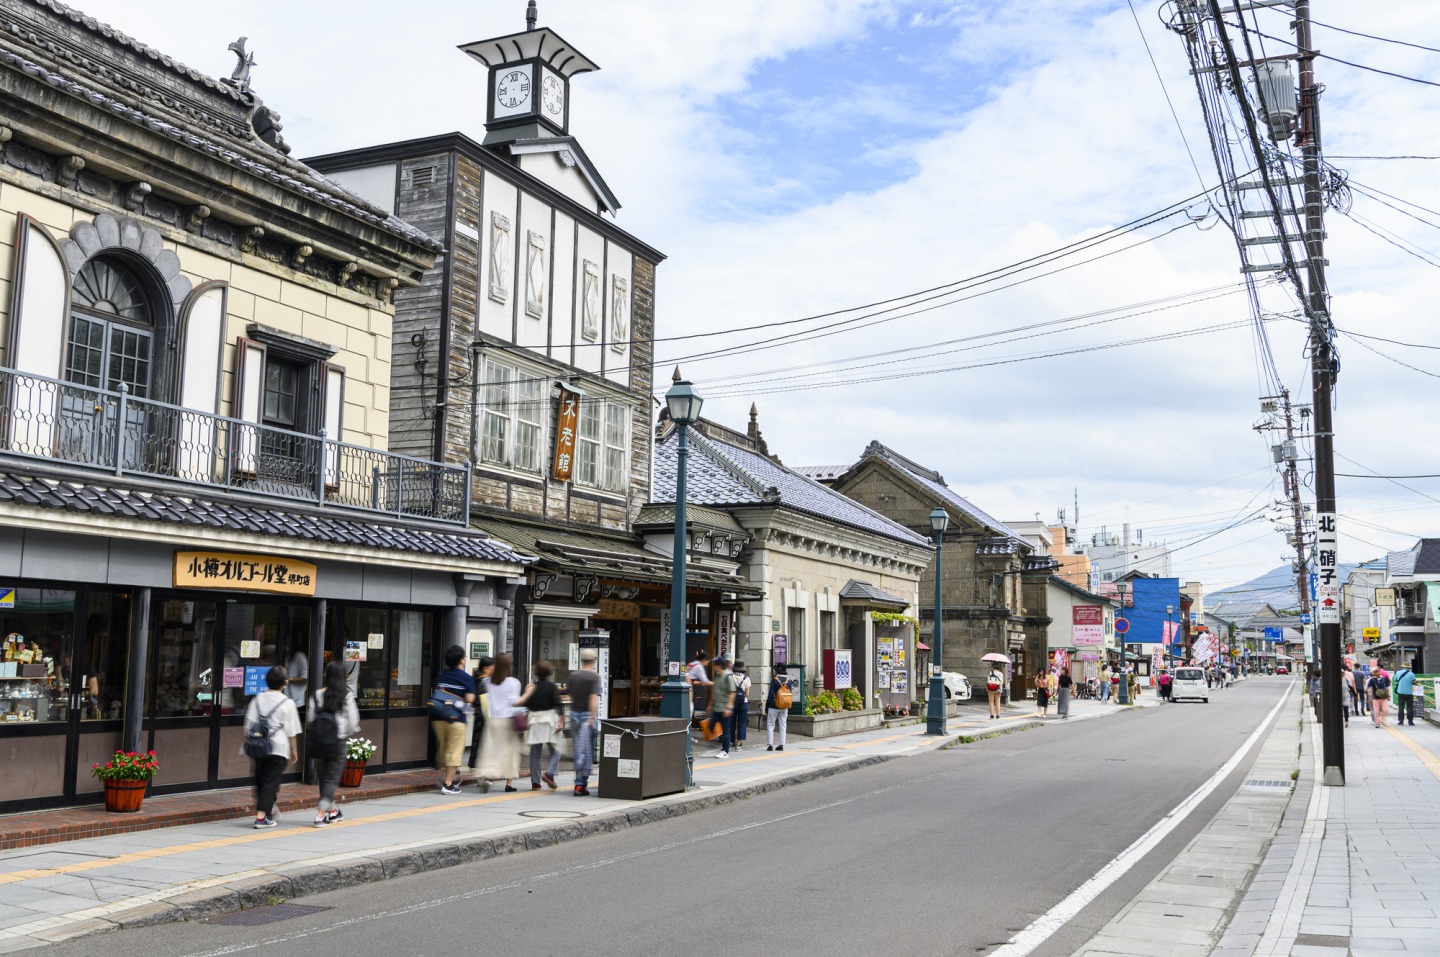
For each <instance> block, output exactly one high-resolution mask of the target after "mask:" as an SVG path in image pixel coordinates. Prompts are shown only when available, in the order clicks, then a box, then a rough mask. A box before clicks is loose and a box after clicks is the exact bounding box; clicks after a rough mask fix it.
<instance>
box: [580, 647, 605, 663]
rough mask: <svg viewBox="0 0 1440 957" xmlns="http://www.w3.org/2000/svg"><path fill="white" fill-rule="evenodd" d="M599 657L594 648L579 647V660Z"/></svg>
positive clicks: (591, 659)
mask: <svg viewBox="0 0 1440 957" xmlns="http://www.w3.org/2000/svg"><path fill="white" fill-rule="evenodd" d="M599 657H600V656H599V655H598V654H596V653H595V649H594V648H581V649H580V660H581V661H594V660H596V659H597V658H599Z"/></svg>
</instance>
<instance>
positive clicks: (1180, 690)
mask: <svg viewBox="0 0 1440 957" xmlns="http://www.w3.org/2000/svg"><path fill="white" fill-rule="evenodd" d="M1181 698H1199V699H1200V700H1201V701H1203V702H1205V703H1206V704H1209V703H1210V688H1209V686H1208V685H1206V684H1205V672H1204V670H1203V669H1201V668H1176V669H1175V680H1174V681H1172V682H1171V683H1170V700H1171V701H1179V700H1180V699H1181Z"/></svg>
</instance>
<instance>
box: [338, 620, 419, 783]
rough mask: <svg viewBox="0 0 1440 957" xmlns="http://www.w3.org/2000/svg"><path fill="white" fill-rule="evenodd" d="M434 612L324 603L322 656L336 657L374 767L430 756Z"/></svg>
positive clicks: (411, 763) (404, 763)
mask: <svg viewBox="0 0 1440 957" xmlns="http://www.w3.org/2000/svg"><path fill="white" fill-rule="evenodd" d="M436 634H437V632H436V629H435V615H434V614H432V613H430V612H425V611H411V610H406V609H389V608H381V607H374V606H365V605H344V606H341V605H339V604H336V603H332V604H331V605H330V613H329V615H328V616H327V617H326V620H325V660H326V662H327V663H328V662H330V661H340V662H342V663H343V664H344V666H345V674H346V680H347V682H348V683H349V685H350V691H351V693H352V694H354V695H355V702H356V704H357V706H358V707H359V709H360V733H361V735H363V736H365V737H368V738H369V739H370V740H371V741H373V742H375V744H376V746H377V747H378V748H379V751H378V752H377V753H376V755H375V757H373V758H371V759H370V763H371V766H374V767H378V768H379V769H387V768H388V769H392V770H393V769H396V768H403V767H418V766H421V765H424V764H425V763H426V762H427V761H429V760H430V719H429V711H428V707H427V705H428V702H429V699H430V685H431V682H432V680H433V676H434V674H435V671H434V662H436V661H438V660H439V654H438V653H437V651H436V649H435V647H434V645H435V636H436Z"/></svg>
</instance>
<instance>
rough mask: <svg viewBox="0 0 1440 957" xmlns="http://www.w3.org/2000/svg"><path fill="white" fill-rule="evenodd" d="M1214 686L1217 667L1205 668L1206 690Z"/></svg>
mask: <svg viewBox="0 0 1440 957" xmlns="http://www.w3.org/2000/svg"><path fill="white" fill-rule="evenodd" d="M1214 687H1215V669H1214V668H1206V669H1205V690H1206V691H1209V690H1211V689H1212V688H1214Z"/></svg>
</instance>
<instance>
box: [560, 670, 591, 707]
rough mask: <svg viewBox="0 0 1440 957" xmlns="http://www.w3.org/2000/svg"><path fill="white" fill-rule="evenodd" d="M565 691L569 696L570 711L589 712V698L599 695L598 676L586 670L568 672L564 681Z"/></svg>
mask: <svg viewBox="0 0 1440 957" xmlns="http://www.w3.org/2000/svg"><path fill="white" fill-rule="evenodd" d="M565 691H566V693H567V694H568V695H569V696H570V709H571V710H572V711H586V712H588V711H589V710H590V696H591V695H595V696H597V697H598V696H599V694H600V676H599V675H598V674H596V673H595V672H593V671H590V670H589V669H587V668H581V669H579V670H578V671H572V672H570V677H569V678H567V679H565Z"/></svg>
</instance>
